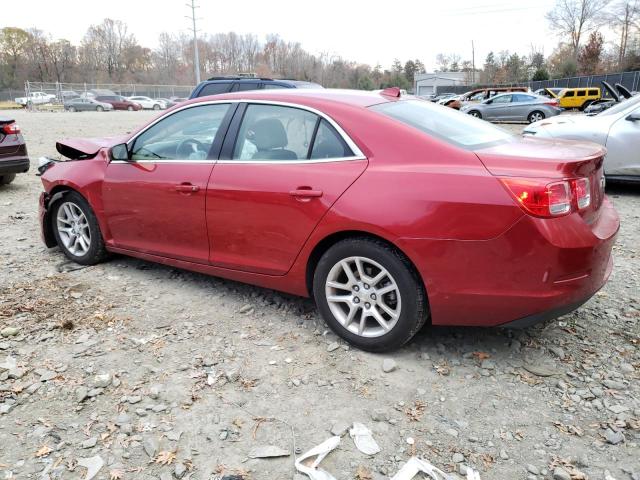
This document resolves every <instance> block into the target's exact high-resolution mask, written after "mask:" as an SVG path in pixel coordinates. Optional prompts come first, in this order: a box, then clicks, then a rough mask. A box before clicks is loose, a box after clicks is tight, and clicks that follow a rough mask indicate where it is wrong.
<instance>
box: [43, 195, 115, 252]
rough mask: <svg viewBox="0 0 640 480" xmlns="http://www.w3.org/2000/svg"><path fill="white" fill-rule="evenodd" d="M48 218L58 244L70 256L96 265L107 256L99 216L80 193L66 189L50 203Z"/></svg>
mask: <svg viewBox="0 0 640 480" xmlns="http://www.w3.org/2000/svg"><path fill="white" fill-rule="evenodd" d="M51 222H52V226H53V233H54V236H55V238H56V241H57V243H58V246H59V247H60V249H61V250H62V251H63V252H64V254H65V255H66V256H67V257H68V258H69V259H70V260H73V261H74V262H76V263H79V264H81V265H95V264H96V263H99V262H101V261H102V260H104V259H105V258H106V256H107V251H106V249H105V246H104V240H103V238H102V233H101V232H100V226H99V225H98V219H97V218H96V216H95V214H94V213H93V210H92V209H91V206H90V205H89V203H88V202H87V201H86V200H85V199H84V198H83V197H82V195H80V194H79V193H77V192H70V193H67V194H66V195H64V196H63V197H62V198H61V199H59V200H58V201H56V202H55V203H54V204H53V206H52V208H51Z"/></svg>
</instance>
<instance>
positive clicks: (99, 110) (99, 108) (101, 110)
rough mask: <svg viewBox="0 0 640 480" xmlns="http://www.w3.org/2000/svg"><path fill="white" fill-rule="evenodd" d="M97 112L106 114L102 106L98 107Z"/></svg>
mask: <svg viewBox="0 0 640 480" xmlns="http://www.w3.org/2000/svg"><path fill="white" fill-rule="evenodd" d="M96 112H104V107H103V106H102V105H98V106H97V107H96Z"/></svg>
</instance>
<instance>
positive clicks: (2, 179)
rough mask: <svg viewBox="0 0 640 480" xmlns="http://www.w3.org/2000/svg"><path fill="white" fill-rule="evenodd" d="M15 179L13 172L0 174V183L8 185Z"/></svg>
mask: <svg viewBox="0 0 640 480" xmlns="http://www.w3.org/2000/svg"><path fill="white" fill-rule="evenodd" d="M15 179H16V174H15V173H8V174H7V175H0V185H9V184H10V183H11V182H13V181H14V180H15Z"/></svg>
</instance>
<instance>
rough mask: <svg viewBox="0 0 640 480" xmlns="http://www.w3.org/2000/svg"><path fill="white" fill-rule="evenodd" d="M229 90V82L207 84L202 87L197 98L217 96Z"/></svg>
mask: <svg viewBox="0 0 640 480" xmlns="http://www.w3.org/2000/svg"><path fill="white" fill-rule="evenodd" d="M230 89H231V82H219V83H208V84H206V85H205V86H204V87H202V90H200V93H198V96H199V97H206V96H207V95H219V94H221V93H227V92H228V91H229V90H230Z"/></svg>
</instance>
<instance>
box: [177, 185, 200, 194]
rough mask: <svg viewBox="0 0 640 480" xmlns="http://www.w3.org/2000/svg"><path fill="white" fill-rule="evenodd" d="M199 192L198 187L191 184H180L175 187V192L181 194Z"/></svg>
mask: <svg viewBox="0 0 640 480" xmlns="http://www.w3.org/2000/svg"><path fill="white" fill-rule="evenodd" d="M198 190H200V187H199V186H197V185H193V184H191V183H181V184H180V185H176V191H178V192H181V193H195V192H197V191H198Z"/></svg>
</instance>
